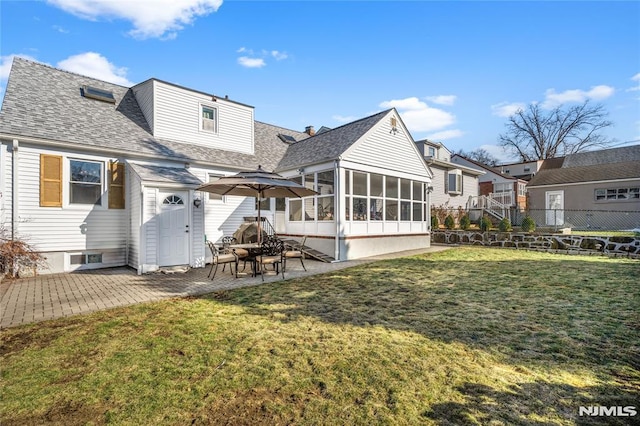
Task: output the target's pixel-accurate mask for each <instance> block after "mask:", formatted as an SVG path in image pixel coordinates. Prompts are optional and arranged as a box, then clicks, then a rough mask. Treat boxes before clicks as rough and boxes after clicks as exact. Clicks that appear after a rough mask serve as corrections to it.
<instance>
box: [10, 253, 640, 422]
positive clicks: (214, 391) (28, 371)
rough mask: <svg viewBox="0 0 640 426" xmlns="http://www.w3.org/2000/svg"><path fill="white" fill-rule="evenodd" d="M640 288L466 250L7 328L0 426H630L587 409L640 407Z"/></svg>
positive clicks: (553, 260)
mask: <svg viewBox="0 0 640 426" xmlns="http://www.w3.org/2000/svg"><path fill="white" fill-rule="evenodd" d="M638 276H640V263H638V261H633V260H628V259H609V258H604V257H584V256H563V255H551V254H546V253H535V252H525V251H515V250H497V249H482V248H472V247H462V248H458V249H451V250H447V251H444V252H440V253H433V254H430V255H423V256H415V257H408V258H402V259H394V260H388V261H382V262H377V263H373V264H369V265H363V266H359V267H355V268H350V269H345V270H341V271H338V272H334V273H331V274H326V275H320V276H312V277H307V278H306V279H299V280H291V281H285V282H278V283H274V284H267V285H262V286H259V287H253V288H244V289H239V290H233V291H225V292H218V293H214V294H211V295H209V296H207V297H202V298H187V299H172V300H167V301H162V302H156V303H148V304H141V305H136V306H131V307H126V308H119V309H112V310H108V311H103V312H97V313H94V314H90V315H82V316H76V317H71V318H65V319H59V320H53V321H48V322H43V323H38V324H32V325H26V326H21V327H16V328H10V329H6V330H3V331H2V335H1V343H2V353H1V358H0V362H1V365H2V404H1V405H0V423H1V424H2V425H3V426H5V425H26V424H44V423H54V424H55V423H57V424H65V425H68V424H154V423H155V424H232V425H241V424H251V425H254V424H340V425H342V424H400V425H405V424H406V425H414V424H439V425H465V424H482V425H484V424H496V425H501V424H507V425H510V424H523V425H532V424H535V425H538V424H540V425H542V424H544V425H551V424H575V423H581V424H603V421H605V422H609V423H610V424H628V423H626V422H628V421H629V420H634V419H629V418H622V417H620V418H613V417H612V418H602V417H601V418H593V419H590V418H586V417H579V416H578V408H579V406H581V405H597V406H601V405H602V406H613V405H616V406H628V405H633V406H637V403H638V400H639V398H640V315H639V312H638V306H640V291H639V289H638V285H637V279H638ZM636 419H637V418H636Z"/></svg>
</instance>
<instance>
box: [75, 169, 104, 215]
mask: <svg viewBox="0 0 640 426" xmlns="http://www.w3.org/2000/svg"><path fill="white" fill-rule="evenodd" d="M69 169H70V179H69V204H96V205H99V204H102V176H103V173H102V163H100V162H96V161H85V160H70V161H69Z"/></svg>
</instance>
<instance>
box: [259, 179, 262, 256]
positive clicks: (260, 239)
mask: <svg viewBox="0 0 640 426" xmlns="http://www.w3.org/2000/svg"><path fill="white" fill-rule="evenodd" d="M260 204H262V191H259V192H258V245H262V229H261V228H260V225H261V223H260V222H261V220H260V219H261V218H260Z"/></svg>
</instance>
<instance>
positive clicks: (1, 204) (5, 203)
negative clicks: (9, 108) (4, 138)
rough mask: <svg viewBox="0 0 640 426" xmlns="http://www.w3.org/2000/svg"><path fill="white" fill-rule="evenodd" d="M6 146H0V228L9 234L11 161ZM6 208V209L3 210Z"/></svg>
mask: <svg viewBox="0 0 640 426" xmlns="http://www.w3.org/2000/svg"><path fill="white" fill-rule="evenodd" d="M8 148H9V147H8V145H5V144H4V143H3V144H0V228H3V229H4V230H5V231H6V232H11V229H10V227H11V211H10V210H11V191H10V188H11V187H10V186H8V185H7V183H9V184H10V182H11V161H10V158H11V156H10V152H8ZM5 207H6V208H5Z"/></svg>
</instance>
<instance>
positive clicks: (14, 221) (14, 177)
mask: <svg viewBox="0 0 640 426" xmlns="http://www.w3.org/2000/svg"><path fill="white" fill-rule="evenodd" d="M19 146H20V143H19V142H18V140H17V139H14V140H13V144H12V148H13V150H12V156H11V241H15V240H16V238H18V159H19V157H18V147H19Z"/></svg>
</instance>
